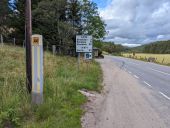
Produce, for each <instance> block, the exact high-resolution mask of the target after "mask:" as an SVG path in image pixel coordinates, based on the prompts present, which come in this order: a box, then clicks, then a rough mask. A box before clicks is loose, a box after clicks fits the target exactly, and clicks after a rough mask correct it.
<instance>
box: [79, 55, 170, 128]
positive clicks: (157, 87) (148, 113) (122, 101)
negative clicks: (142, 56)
mask: <svg viewBox="0 0 170 128" xmlns="http://www.w3.org/2000/svg"><path fill="white" fill-rule="evenodd" d="M97 61H98V62H99V63H100V65H101V67H102V70H103V85H104V89H103V92H102V93H101V94H96V96H95V97H89V102H88V103H87V104H86V105H85V110H86V114H85V115H84V117H83V118H82V126H83V128H170V98H169V97H170V67H167V66H162V65H157V64H153V63H148V62H142V61H137V60H133V59H128V58H122V57H115V56H105V58H104V59H99V60H97Z"/></svg>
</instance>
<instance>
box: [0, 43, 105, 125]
mask: <svg viewBox="0 0 170 128" xmlns="http://www.w3.org/2000/svg"><path fill="white" fill-rule="evenodd" d="M25 77H26V75H25V54H24V50H23V49H22V48H19V47H12V46H3V47H1V46H0V127H2V128H3V127H9V128H16V127H21V128H81V121H80V118H81V116H82V114H83V113H84V112H83V110H82V108H81V105H82V104H83V103H85V102H86V100H87V99H86V97H85V96H83V95H82V94H80V93H79V92H78V90H79V89H88V90H95V91H100V89H101V85H100V83H101V81H102V71H101V69H100V66H99V64H98V63H97V62H92V63H91V64H88V65H87V64H86V63H83V62H82V63H81V66H80V70H79V71H77V61H76V58H72V57H66V56H53V55H52V54H50V53H47V52H45V56H44V103H43V104H42V105H40V106H33V105H31V97H30V95H29V94H27V89H26V85H25Z"/></svg>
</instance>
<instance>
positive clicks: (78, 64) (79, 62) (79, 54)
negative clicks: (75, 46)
mask: <svg viewBox="0 0 170 128" xmlns="http://www.w3.org/2000/svg"><path fill="white" fill-rule="evenodd" d="M77 62H78V71H79V69H80V53H78V60H77Z"/></svg>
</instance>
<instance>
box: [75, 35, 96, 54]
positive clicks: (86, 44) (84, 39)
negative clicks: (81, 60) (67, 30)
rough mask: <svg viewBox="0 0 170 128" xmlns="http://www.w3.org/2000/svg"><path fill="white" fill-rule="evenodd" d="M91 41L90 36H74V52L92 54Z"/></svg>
mask: <svg viewBox="0 0 170 128" xmlns="http://www.w3.org/2000/svg"><path fill="white" fill-rule="evenodd" d="M92 50H93V41H92V36H86V35H77V36H76V52H86V53H88V52H92Z"/></svg>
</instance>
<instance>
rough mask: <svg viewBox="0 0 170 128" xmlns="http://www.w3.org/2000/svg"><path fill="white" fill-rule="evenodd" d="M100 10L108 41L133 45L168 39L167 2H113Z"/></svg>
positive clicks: (169, 5)
mask: <svg viewBox="0 0 170 128" xmlns="http://www.w3.org/2000/svg"><path fill="white" fill-rule="evenodd" d="M99 11H100V16H101V17H102V18H103V19H104V21H105V23H106V24H107V27H106V29H107V31H109V34H108V35H107V37H106V40H108V41H114V42H119V43H121V42H122V43H126V44H134V45H136V44H143V43H148V42H153V41H157V40H168V39H170V1H169V0H158V1H157V0H155V1H153V0H112V1H111V2H110V4H108V6H107V7H106V8H103V9H99Z"/></svg>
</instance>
